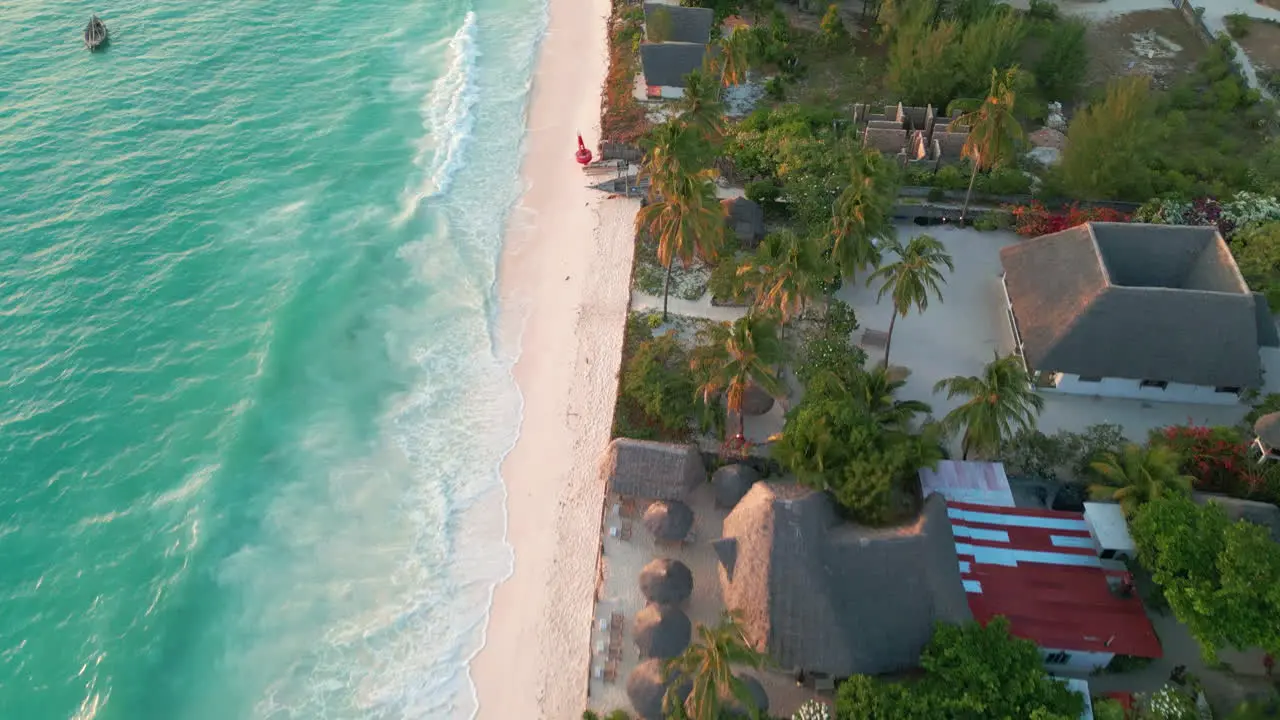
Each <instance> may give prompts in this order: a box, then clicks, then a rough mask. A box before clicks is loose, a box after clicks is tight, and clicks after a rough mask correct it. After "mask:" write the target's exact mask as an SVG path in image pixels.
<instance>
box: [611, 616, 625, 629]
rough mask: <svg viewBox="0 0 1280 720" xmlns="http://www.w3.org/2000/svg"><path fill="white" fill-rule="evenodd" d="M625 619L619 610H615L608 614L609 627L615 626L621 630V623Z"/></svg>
mask: <svg viewBox="0 0 1280 720" xmlns="http://www.w3.org/2000/svg"><path fill="white" fill-rule="evenodd" d="M625 620H626V616H625V615H623V614H622V613H620V612H615V613H613V614H612V615H610V616H609V629H610V630H612V629H614V628H617V629H618V630H622V623H623V622H624V621H625Z"/></svg>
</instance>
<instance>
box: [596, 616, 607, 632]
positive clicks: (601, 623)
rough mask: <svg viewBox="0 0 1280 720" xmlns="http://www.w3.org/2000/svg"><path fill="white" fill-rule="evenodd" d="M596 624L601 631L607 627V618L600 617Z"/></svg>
mask: <svg viewBox="0 0 1280 720" xmlns="http://www.w3.org/2000/svg"><path fill="white" fill-rule="evenodd" d="M598 625H599V628H600V630H601V631H604V630H608V629H609V618H600V619H599V621H598Z"/></svg>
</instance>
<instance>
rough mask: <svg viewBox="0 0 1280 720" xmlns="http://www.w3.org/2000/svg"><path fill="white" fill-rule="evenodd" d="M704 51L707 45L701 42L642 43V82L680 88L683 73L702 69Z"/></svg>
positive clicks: (682, 82)
mask: <svg viewBox="0 0 1280 720" xmlns="http://www.w3.org/2000/svg"><path fill="white" fill-rule="evenodd" d="M706 53H707V46H706V45H705V44H703V43H687V42H664V43H644V44H642V45H641V46H640V68H641V70H642V71H643V72H644V84H645V85H651V86H667V87H679V88H682V87H684V77H685V75H688V74H689V73H691V72H693V71H694V70H701V69H702V58H703V56H704V55H706Z"/></svg>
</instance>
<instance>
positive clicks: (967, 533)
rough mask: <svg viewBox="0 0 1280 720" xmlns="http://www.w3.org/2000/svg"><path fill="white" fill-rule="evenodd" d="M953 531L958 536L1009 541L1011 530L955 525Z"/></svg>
mask: <svg viewBox="0 0 1280 720" xmlns="http://www.w3.org/2000/svg"><path fill="white" fill-rule="evenodd" d="M951 531H952V533H953V534H954V535H955V536H956V537H967V538H973V539H974V540H994V541H996V542H1005V543H1007V542H1009V532H1008V531H1007V530H989V529H987V528H975V527H969V526H968V525H953V526H952V527H951Z"/></svg>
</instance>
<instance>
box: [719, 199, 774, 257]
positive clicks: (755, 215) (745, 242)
mask: <svg viewBox="0 0 1280 720" xmlns="http://www.w3.org/2000/svg"><path fill="white" fill-rule="evenodd" d="M720 205H721V206H722V207H723V208H724V221H725V224H726V225H728V226H729V232H732V233H733V234H734V235H736V236H737V237H738V242H739V243H740V244H741V245H742V247H744V248H746V249H747V250H754V249H756V247H757V246H759V245H760V241H761V240H763V239H764V209H763V208H761V207H760V206H759V205H758V204H756V203H755V202H754V201H751V200H748V199H746V198H745V197H737V198H726V199H724V200H721V201H720Z"/></svg>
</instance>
